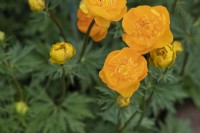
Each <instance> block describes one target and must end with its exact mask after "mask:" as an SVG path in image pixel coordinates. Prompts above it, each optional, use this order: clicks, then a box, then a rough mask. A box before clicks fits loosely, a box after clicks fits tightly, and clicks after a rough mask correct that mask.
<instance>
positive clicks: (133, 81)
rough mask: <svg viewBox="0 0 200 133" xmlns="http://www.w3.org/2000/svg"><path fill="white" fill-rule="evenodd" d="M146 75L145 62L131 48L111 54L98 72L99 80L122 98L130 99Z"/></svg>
mask: <svg viewBox="0 0 200 133" xmlns="http://www.w3.org/2000/svg"><path fill="white" fill-rule="evenodd" d="M146 75H147V62H146V60H145V58H144V57H143V56H141V55H139V54H138V53H137V52H136V51H135V50H133V49H131V48H123V49H122V50H116V51H113V52H111V53H110V54H109V55H108V56H107V58H106V60H105V63H104V66H103V69H102V70H101V71H100V72H99V76H100V78H101V80H102V81H103V82H104V83H105V84H107V85H108V87H109V88H111V89H112V90H115V91H117V92H118V93H119V94H120V95H121V96H123V97H131V96H132V94H133V93H134V92H135V91H136V90H137V89H138V88H139V85H140V81H141V80H143V79H144V78H145V77H146Z"/></svg>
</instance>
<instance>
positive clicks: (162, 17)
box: [122, 6, 173, 54]
mask: <svg viewBox="0 0 200 133" xmlns="http://www.w3.org/2000/svg"><path fill="white" fill-rule="evenodd" d="M122 26H123V28H124V31H125V33H124V35H123V40H124V41H125V42H126V44H127V45H128V46H129V47H131V48H134V49H135V50H136V51H138V52H139V53H140V54H145V53H148V52H150V51H151V50H153V49H155V48H160V47H164V46H165V45H167V44H170V43H171V42H172V40H173V35H172V33H171V31H170V18H169V12H168V11H167V9H166V8H165V7H163V6H154V7H150V6H138V7H136V8H132V9H130V10H129V11H128V12H127V13H126V14H125V15H124V18H123V21H122Z"/></svg>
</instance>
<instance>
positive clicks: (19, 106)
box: [15, 101, 29, 115]
mask: <svg viewBox="0 0 200 133" xmlns="http://www.w3.org/2000/svg"><path fill="white" fill-rule="evenodd" d="M28 109H29V107H28V105H27V104H26V103H25V102H24V101H19V102H17V103H15V110H16V112H17V113H18V114H20V115H25V114H26V113H27V112H28Z"/></svg>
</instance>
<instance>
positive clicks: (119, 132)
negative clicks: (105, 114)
mask: <svg viewBox="0 0 200 133" xmlns="http://www.w3.org/2000/svg"><path fill="white" fill-rule="evenodd" d="M136 114H137V111H136V112H134V113H133V114H132V115H131V117H130V118H129V119H128V120H127V121H126V123H125V124H124V126H123V127H122V128H121V129H119V131H118V133H122V132H123V130H124V129H126V127H127V126H128V125H129V123H130V122H131V120H132V119H133V118H134V117H135V116H136Z"/></svg>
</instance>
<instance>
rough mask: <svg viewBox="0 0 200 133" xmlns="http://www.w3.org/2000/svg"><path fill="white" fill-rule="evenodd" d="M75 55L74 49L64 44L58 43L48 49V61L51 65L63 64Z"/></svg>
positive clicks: (68, 44)
mask: <svg viewBox="0 0 200 133" xmlns="http://www.w3.org/2000/svg"><path fill="white" fill-rule="evenodd" d="M75 54H76V49H75V48H74V47H73V46H72V45H71V44H70V43H65V42H58V43H56V44H54V45H53V46H52V47H51V49H50V57H51V58H50V61H51V63H52V64H64V63H65V62H66V61H68V60H70V59H71V58H72V57H73V56H74V55H75Z"/></svg>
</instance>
